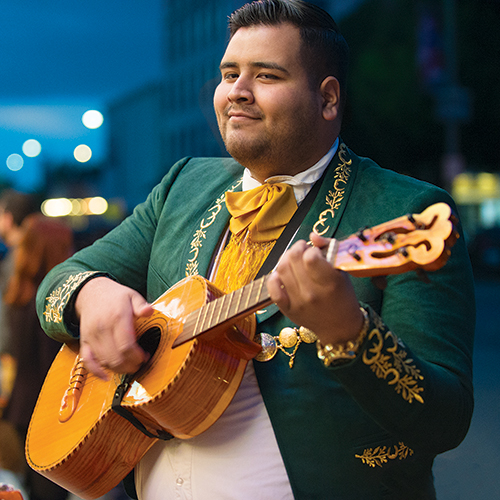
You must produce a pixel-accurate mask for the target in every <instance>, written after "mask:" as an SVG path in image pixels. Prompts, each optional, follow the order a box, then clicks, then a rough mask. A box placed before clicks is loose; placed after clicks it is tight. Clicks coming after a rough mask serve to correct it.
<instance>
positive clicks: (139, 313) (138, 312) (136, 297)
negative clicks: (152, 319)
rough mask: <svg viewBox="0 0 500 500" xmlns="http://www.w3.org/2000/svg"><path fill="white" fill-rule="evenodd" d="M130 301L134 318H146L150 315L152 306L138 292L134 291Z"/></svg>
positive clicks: (152, 309)
mask: <svg viewBox="0 0 500 500" xmlns="http://www.w3.org/2000/svg"><path fill="white" fill-rule="evenodd" d="M130 303H131V305H132V311H133V313H134V316H135V317H136V318H146V317H148V316H151V314H153V312H154V308H153V306H152V305H151V304H150V303H149V302H147V301H146V300H145V299H144V297H143V296H142V295H141V294H139V293H134V294H133V295H132V297H131V300H130Z"/></svg>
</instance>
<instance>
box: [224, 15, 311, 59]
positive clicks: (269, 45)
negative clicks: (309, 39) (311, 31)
mask: <svg viewBox="0 0 500 500" xmlns="http://www.w3.org/2000/svg"><path fill="white" fill-rule="evenodd" d="M301 43H302V42H301V38H300V31H299V29H298V28H297V27H296V26H293V25H292V24H288V23H285V24H280V25H278V26H265V25H258V26H250V27H248V28H240V29H239V30H238V31H237V32H236V33H235V34H234V35H233V37H232V38H231V40H230V41H229V43H228V45H227V48H226V52H225V54H224V56H223V58H222V64H225V63H228V62H234V63H236V64H237V65H241V64H247V63H248V64H251V63H255V62H275V63H278V64H280V65H282V66H284V67H286V68H287V69H293V67H294V66H299V67H300V66H301V60H300V48H301Z"/></svg>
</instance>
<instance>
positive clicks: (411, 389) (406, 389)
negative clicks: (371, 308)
mask: <svg viewBox="0 0 500 500" xmlns="http://www.w3.org/2000/svg"><path fill="white" fill-rule="evenodd" d="M374 316H376V315H374ZM377 326H378V325H377ZM370 340H375V342H374V345H373V346H372V347H371V348H369V349H368V350H366V351H365V352H363V362H364V363H365V364H366V365H368V366H370V368H371V370H372V371H373V372H374V373H375V375H376V376H377V377H378V378H381V379H384V380H388V384H389V385H394V389H395V391H396V392H397V393H398V394H401V395H402V396H403V398H404V399H405V400H406V401H408V402H409V403H412V402H413V400H414V399H415V400H417V401H418V402H419V403H423V402H424V399H423V397H422V396H421V395H420V393H421V392H423V390H424V389H423V387H419V386H418V381H419V380H423V379H424V377H423V375H422V374H421V373H420V370H419V369H418V368H417V367H416V366H415V365H414V364H412V363H413V359H411V358H410V359H406V357H407V356H408V353H407V352H406V350H405V346H404V344H403V342H401V341H400V340H399V339H398V338H397V337H396V335H394V334H393V333H392V332H390V331H388V332H386V333H385V335H384V336H382V333H381V332H380V329H379V327H376V328H373V330H372V331H371V332H370V333H369V334H368V341H370ZM385 341H386V342H387V343H388V344H389V346H388V347H386V349H385V351H386V352H387V353H388V354H385V353H383V352H382V351H383V349H384V342H385Z"/></svg>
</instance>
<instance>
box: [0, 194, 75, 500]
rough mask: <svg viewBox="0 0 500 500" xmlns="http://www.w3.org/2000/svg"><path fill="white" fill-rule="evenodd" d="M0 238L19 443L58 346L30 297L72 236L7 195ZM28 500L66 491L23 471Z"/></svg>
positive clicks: (68, 248)
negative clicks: (7, 256) (6, 257)
mask: <svg viewBox="0 0 500 500" xmlns="http://www.w3.org/2000/svg"><path fill="white" fill-rule="evenodd" d="M0 236H1V237H2V239H3V240H4V241H5V243H6V245H7V246H8V247H9V251H10V252H11V259H12V270H11V273H10V276H9V278H8V281H7V284H6V289H5V293H4V296H3V302H4V304H3V306H4V320H5V321H4V323H5V327H6V332H7V335H8V341H7V346H8V347H7V350H8V352H9V353H10V354H11V355H12V356H13V358H14V359H15V361H16V364H17V369H16V375H15V378H14V384H13V388H12V394H11V395H10V399H9V401H8V404H7V407H6V409H5V412H4V416H5V419H6V420H8V421H10V422H11V423H12V424H13V425H14V426H15V427H16V429H17V431H18V432H19V434H20V435H21V437H22V438H24V437H25V436H26V433H27V430H28V426H29V422H30V418H31V415H32V413H33V409H34V406H35V403H36V400H37V398H38V394H39V392H40V389H41V387H42V384H43V381H44V379H45V376H46V374H47V371H48V369H49V368H50V365H51V363H52V361H53V359H54V357H55V355H56V354H57V352H58V350H59V348H60V344H58V343H57V342H55V341H53V340H51V339H49V338H48V337H47V336H46V335H45V334H44V333H43V331H42V329H41V328H40V324H39V322H38V319H37V316H36V311H35V295H36V290H37V287H38V285H39V284H40V283H41V281H42V279H43V277H44V276H45V275H46V274H47V272H48V271H50V269H52V268H53V267H54V266H55V265H56V264H59V263H60V262H62V261H64V260H65V259H66V258H68V257H69V256H70V255H71V254H72V253H73V233H72V231H71V229H70V228H68V227H67V226H66V225H64V224H62V223H61V222H59V221H57V220H53V219H49V218H47V217H45V216H43V215H42V214H41V213H40V212H38V211H37V210H36V204H35V203H34V200H33V197H32V196H31V195H28V194H23V193H19V192H15V191H10V190H9V191H7V192H5V193H4V194H3V195H2V196H1V197H0ZM27 489H28V492H29V498H30V499H31V500H62V499H65V498H66V497H67V492H66V491H65V490H63V489H62V488H60V487H59V486H57V485H55V484H54V483H52V482H51V481H48V480H47V479H45V478H44V477H42V476H40V475H39V474H38V473H36V472H34V471H32V470H31V469H28V471H27Z"/></svg>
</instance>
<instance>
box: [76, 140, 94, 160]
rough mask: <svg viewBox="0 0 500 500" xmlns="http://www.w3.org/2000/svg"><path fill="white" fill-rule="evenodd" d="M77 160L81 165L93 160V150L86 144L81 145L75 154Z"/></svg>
mask: <svg viewBox="0 0 500 500" xmlns="http://www.w3.org/2000/svg"><path fill="white" fill-rule="evenodd" d="M73 154H74V156H75V159H76V160H77V161H79V162H80V163H85V162H87V161H89V160H90V158H92V150H91V149H90V148H89V147H88V146H87V145H86V144H80V145H79V146H77V147H76V148H75V151H74V152H73Z"/></svg>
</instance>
